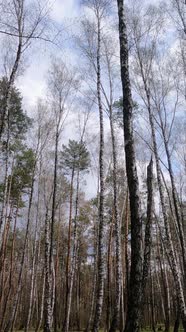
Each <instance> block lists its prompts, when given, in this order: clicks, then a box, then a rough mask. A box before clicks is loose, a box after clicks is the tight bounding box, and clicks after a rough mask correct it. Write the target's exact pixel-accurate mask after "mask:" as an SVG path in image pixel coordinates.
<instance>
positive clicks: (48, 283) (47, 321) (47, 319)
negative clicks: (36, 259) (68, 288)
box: [43, 210, 52, 332]
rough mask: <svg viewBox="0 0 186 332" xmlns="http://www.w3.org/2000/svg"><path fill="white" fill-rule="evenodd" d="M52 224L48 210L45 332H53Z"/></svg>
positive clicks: (46, 222) (46, 227)
mask: <svg viewBox="0 0 186 332" xmlns="http://www.w3.org/2000/svg"><path fill="white" fill-rule="evenodd" d="M50 244H51V242H50V223H49V218H48V210H47V212H46V218H45V292H44V329H43V330H44V332H51V325H52V308H51V306H52V303H51V292H52V280H51V271H50Z"/></svg>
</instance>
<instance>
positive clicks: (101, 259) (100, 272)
mask: <svg viewBox="0 0 186 332" xmlns="http://www.w3.org/2000/svg"><path fill="white" fill-rule="evenodd" d="M97 38H98V39H97V98H98V107H99V123H100V148H99V179H100V194H99V230H98V263H97V264H98V265H97V266H98V268H97V293H96V303H95V306H96V308H95V315H94V323H93V332H98V331H99V327H100V320H101V314H102V308H103V297H104V279H105V252H104V251H105V250H104V229H105V227H104V191H105V190H104V187H105V185H104V162H103V157H104V123H103V108H102V100H101V67H100V55H101V19H100V17H99V13H98V17H97Z"/></svg>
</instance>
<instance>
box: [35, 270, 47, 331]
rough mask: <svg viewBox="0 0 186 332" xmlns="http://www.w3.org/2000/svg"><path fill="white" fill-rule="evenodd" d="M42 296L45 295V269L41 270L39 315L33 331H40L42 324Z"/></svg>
mask: <svg viewBox="0 0 186 332" xmlns="http://www.w3.org/2000/svg"><path fill="white" fill-rule="evenodd" d="M44 297H45V269H44V270H43V286H42V295H41V305H40V315H39V320H38V324H37V327H36V329H35V332H39V331H40V327H41V324H42V320H43V312H44Z"/></svg>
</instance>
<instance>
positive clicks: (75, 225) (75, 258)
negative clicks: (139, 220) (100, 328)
mask: <svg viewBox="0 0 186 332" xmlns="http://www.w3.org/2000/svg"><path fill="white" fill-rule="evenodd" d="M78 203H79V169H78V172H77V186H76V203H75V216H74V236H73V253H72V264H71V272H70V285H69V296H68V303H67V315H66V317H65V324H64V332H68V330H69V321H70V311H71V303H72V290H73V284H74V275H75V267H76V260H77V215H78Z"/></svg>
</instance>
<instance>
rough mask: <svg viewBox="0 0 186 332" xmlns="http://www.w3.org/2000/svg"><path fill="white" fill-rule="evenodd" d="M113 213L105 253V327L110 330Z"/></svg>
mask: <svg viewBox="0 0 186 332" xmlns="http://www.w3.org/2000/svg"><path fill="white" fill-rule="evenodd" d="M113 219H114V213H113V212H112V220H111V224H110V231H109V241H108V254H107V313H106V327H107V331H109V330H110V318H111V282H112V280H111V265H112V233H113V221H114V220H113Z"/></svg>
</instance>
